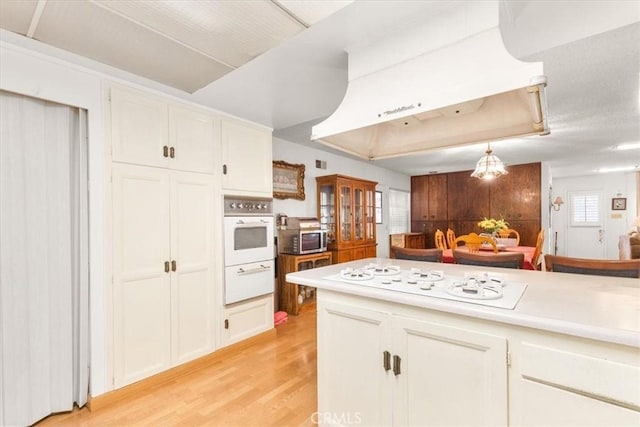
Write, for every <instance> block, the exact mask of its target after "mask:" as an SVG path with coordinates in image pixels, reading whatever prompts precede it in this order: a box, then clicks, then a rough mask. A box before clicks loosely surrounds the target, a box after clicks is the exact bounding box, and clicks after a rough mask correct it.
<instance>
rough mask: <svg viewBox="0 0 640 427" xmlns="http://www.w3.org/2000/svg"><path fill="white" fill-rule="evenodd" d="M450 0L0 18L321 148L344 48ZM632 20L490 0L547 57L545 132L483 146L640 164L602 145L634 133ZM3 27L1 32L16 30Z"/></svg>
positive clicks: (506, 27)
mask: <svg viewBox="0 0 640 427" xmlns="http://www.w3.org/2000/svg"><path fill="white" fill-rule="evenodd" d="M456 3H457V2H455V1H383V0H378V1H371V0H356V1H353V2H352V1H300V0H297V1H296V0H271V1H186V0H183V1H159V0H155V1H153V0H152V1H125V0H117V1H116V0H109V1H102V0H100V1H98V0H89V1H82V2H80V1H74V2H70V1H60V0H2V1H0V28H2V29H4V30H7V31H10V32H12V33H15V34H19V35H21V36H26V37H29V38H33V39H35V40H38V41H40V42H42V43H45V44H46V45H50V46H54V47H55V48H58V49H53V50H52V52H54V53H53V54H57V55H59V56H61V57H64V59H66V60H71V61H74V62H77V63H80V64H81V65H83V66H88V67H92V68H94V69H97V70H98V71H101V72H106V73H109V74H111V75H114V76H116V77H119V78H122V79H125V80H130V81H132V82H135V83H138V84H142V85H145V86H148V87H150V88H152V89H159V90H163V91H165V92H168V93H170V94H172V95H174V96H177V97H180V98H183V99H185V100H189V101H193V102H197V103H200V104H203V105H207V106H210V107H212V108H216V109H219V110H222V111H225V112H228V113H231V114H234V115H237V116H240V117H244V118H246V119H249V120H252V121H255V122H258V123H262V124H264V125H267V126H270V127H272V128H274V136H276V137H278V138H282V139H286V140H289V141H292V142H296V143H300V144H305V145H308V146H310V147H314V148H318V149H321V150H327V151H331V150H330V149H328V148H326V147H325V146H323V145H321V144H316V143H314V142H311V141H310V135H311V126H312V125H314V124H316V123H318V122H320V121H322V120H323V119H324V118H326V117H327V116H329V115H330V114H331V113H332V112H333V111H334V110H335V109H336V108H337V106H338V105H339V104H340V102H341V100H342V98H343V96H344V93H345V90H346V87H347V83H348V82H347V80H348V76H347V59H348V54H347V52H348V51H349V50H350V49H355V48H358V47H362V46H366V45H368V44H371V43H376V42H378V41H381V40H384V39H385V37H388V36H389V35H391V34H393V33H394V32H397V31H399V30H400V29H403V28H407V27H410V26H417V25H420V24H421V23H424V22H426V20H427V19H433V17H434V16H437V14H439V13H442V12H443V11H445V10H446V9H447V8H450V7H453V6H455V4H456ZM639 20H640V2H635V1H626V2H615V1H613V2H611V1H608V2H598V1H584V2H582V1H573V2H571V1H556V2H533V1H518V2H515V1H507V2H501V4H500V27H501V31H502V35H503V39H504V43H505V46H506V47H507V48H508V49H509V51H510V52H511V54H512V55H513V56H515V57H516V58H519V59H521V60H525V61H542V62H543V63H544V71H545V74H546V75H547V78H548V86H547V90H546V94H547V98H548V121H549V128H550V129H551V133H550V135H546V136H532V137H527V138H521V139H512V140H505V141H496V142H494V143H492V148H493V151H494V154H496V155H498V156H499V157H500V158H501V159H502V160H503V161H504V162H505V163H506V164H507V165H508V164H520V163H529V162H537V161H545V162H548V163H549V165H550V166H551V168H552V173H553V176H554V177H562V176H575V175H584V174H592V173H594V171H595V169H597V168H599V167H633V166H635V165H640V150H635V151H615V150H612V149H611V147H612V146H615V145H617V144H621V143H629V142H639V141H640V101H639V95H640V90H639V86H640V43H639V40H640V23H639ZM7 31H3V32H2V33H1V35H2V39H3V40H8V41H10V42H20V40H21V39H22V38H21V37H19V36H15V34H12V33H9V32H7ZM399 48H401V47H399ZM68 52H72V53H74V54H77V55H80V56H79V57H78V56H75V55H69V54H68ZM49 53H50V52H49ZM86 58H88V59H86ZM485 148H486V147H485V146H484V145H483V146H478V145H469V146H463V147H455V148H450V149H442V150H437V151H432V152H428V153H426V154H421V155H411V156H404V157H396V158H392V159H385V160H377V161H375V162H374V164H377V165H379V166H381V167H385V168H388V169H392V170H396V171H399V172H402V173H407V174H409V175H420V174H426V173H432V172H451V171H456V170H469V169H473V167H474V166H475V162H476V161H477V160H478V159H479V157H480V156H481V155H482V154H483V152H484V150H485ZM334 152H335V151H334ZM339 154H342V153H339Z"/></svg>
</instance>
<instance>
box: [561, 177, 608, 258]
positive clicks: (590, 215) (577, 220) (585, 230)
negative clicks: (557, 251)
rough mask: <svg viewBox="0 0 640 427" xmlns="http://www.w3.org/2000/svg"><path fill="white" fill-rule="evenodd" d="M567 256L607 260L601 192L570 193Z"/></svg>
mask: <svg viewBox="0 0 640 427" xmlns="http://www.w3.org/2000/svg"><path fill="white" fill-rule="evenodd" d="M568 198H569V203H568V204H569V206H568V215H569V218H568V221H567V254H566V255H567V256H570V257H576V258H599V259H604V258H606V237H607V236H606V230H605V228H604V224H605V222H604V212H605V209H604V198H603V195H602V192H601V191H599V190H593V191H570V192H568Z"/></svg>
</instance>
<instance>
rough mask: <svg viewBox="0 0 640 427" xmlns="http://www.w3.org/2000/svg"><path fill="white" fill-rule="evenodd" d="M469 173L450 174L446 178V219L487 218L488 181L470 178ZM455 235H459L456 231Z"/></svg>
mask: <svg viewBox="0 0 640 427" xmlns="http://www.w3.org/2000/svg"><path fill="white" fill-rule="evenodd" d="M469 175H470V174H469V172H456V173H450V174H448V176H447V192H448V198H447V211H448V218H451V219H454V220H458V221H460V220H472V221H480V220H481V219H482V218H483V217H485V216H486V217H489V215H490V212H489V202H490V193H489V189H490V185H491V183H490V182H489V181H484V180H480V179H476V178H471V177H470V176H469ZM456 233H457V234H461V233H459V232H458V230H456Z"/></svg>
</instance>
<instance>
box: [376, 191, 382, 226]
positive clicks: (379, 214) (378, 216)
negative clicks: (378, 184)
mask: <svg viewBox="0 0 640 427" xmlns="http://www.w3.org/2000/svg"><path fill="white" fill-rule="evenodd" d="M376 224H382V191H376Z"/></svg>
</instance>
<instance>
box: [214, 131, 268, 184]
mask: <svg viewBox="0 0 640 427" xmlns="http://www.w3.org/2000/svg"><path fill="white" fill-rule="evenodd" d="M221 138H222V163H223V165H222V168H223V169H222V171H223V175H222V187H223V189H224V190H225V192H226V193H229V194H239V195H244V194H256V195H259V194H262V195H267V196H268V197H271V195H272V190H273V178H272V176H273V166H272V158H273V156H272V148H271V147H272V139H271V131H270V130H267V129H265V128H260V127H257V126H251V125H249V124H247V123H243V122H239V121H233V120H231V119H222V124H221Z"/></svg>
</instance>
